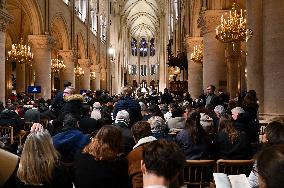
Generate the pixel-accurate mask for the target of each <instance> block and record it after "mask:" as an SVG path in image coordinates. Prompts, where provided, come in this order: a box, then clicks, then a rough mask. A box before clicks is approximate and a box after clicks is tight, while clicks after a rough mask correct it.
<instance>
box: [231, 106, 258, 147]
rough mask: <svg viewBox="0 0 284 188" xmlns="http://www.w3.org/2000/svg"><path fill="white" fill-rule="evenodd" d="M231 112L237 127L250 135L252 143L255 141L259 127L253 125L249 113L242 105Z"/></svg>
mask: <svg viewBox="0 0 284 188" xmlns="http://www.w3.org/2000/svg"><path fill="white" fill-rule="evenodd" d="M231 112H232V118H233V121H234V127H235V129H236V130H237V131H239V132H241V131H243V132H245V133H246V134H247V135H248V138H249V141H250V143H252V142H255V141H254V140H255V139H254V137H255V136H254V135H255V134H257V131H258V129H257V128H255V127H252V126H251V122H250V118H249V115H248V113H246V112H245V111H244V109H243V108H242V107H235V108H233V109H232V110H231Z"/></svg>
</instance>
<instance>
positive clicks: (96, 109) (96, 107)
mask: <svg viewBox="0 0 284 188" xmlns="http://www.w3.org/2000/svg"><path fill="white" fill-rule="evenodd" d="M91 118H93V119H95V120H99V119H101V118H102V114H101V104H100V103H99V102H95V103H94V104H93V111H92V113H91Z"/></svg>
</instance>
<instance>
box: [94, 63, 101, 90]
mask: <svg viewBox="0 0 284 188" xmlns="http://www.w3.org/2000/svg"><path fill="white" fill-rule="evenodd" d="M95 74H96V79H95V90H100V89H101V68H100V65H96V66H95Z"/></svg>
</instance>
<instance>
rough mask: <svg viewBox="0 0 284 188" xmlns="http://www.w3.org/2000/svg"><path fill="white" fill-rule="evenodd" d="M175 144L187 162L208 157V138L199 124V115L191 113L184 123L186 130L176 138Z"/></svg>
mask: <svg viewBox="0 0 284 188" xmlns="http://www.w3.org/2000/svg"><path fill="white" fill-rule="evenodd" d="M176 142H177V144H178V145H179V146H180V147H181V149H182V150H183V152H184V154H185V156H186V159H187V160H202V159H209V157H210V149H209V148H210V144H209V139H208V136H207V134H206V132H205V130H204V129H203V127H202V126H201V124H200V114H199V113H198V112H193V113H191V114H190V115H189V118H188V119H187V121H186V129H183V130H182V131H180V132H179V133H178V134H177V136H176Z"/></svg>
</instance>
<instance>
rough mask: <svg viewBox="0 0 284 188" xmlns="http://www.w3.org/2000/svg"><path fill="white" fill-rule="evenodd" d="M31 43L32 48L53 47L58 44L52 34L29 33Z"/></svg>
mask: <svg viewBox="0 0 284 188" xmlns="http://www.w3.org/2000/svg"><path fill="white" fill-rule="evenodd" d="M28 39H29V43H30V44H31V47H32V48H36V49H49V50H50V49H51V48H53V47H54V45H55V44H56V41H55V39H54V38H53V37H52V36H50V35H29V36H28Z"/></svg>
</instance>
